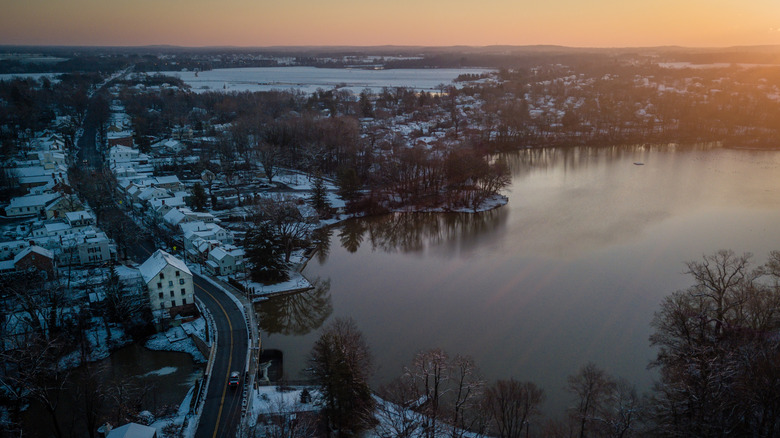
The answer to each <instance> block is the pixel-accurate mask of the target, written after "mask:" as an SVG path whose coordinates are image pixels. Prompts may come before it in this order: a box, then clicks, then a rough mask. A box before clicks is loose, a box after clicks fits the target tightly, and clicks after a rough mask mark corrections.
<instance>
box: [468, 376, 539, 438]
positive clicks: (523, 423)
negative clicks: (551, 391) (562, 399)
mask: <svg viewBox="0 0 780 438" xmlns="http://www.w3.org/2000/svg"><path fill="white" fill-rule="evenodd" d="M543 401H544V391H542V389H541V388H539V387H537V386H536V385H535V384H533V383H531V382H520V381H517V380H514V379H510V380H499V381H497V382H496V383H494V384H493V385H491V386H489V387H488V388H487V390H486V391H485V396H484V398H483V402H482V409H483V410H484V412H485V415H486V416H487V419H488V421H489V423H488V424H489V428H488V431H489V432H490V433H491V434H495V435H496V436H498V437H500V438H520V437H521V436H522V435H523V431H525V432H526V434H527V433H528V431H529V430H530V427H531V425H530V422H531V419H532V418H534V417H536V416H538V415H539V405H540V404H541V403H542V402H543Z"/></svg>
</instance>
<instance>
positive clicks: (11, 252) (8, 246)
mask: <svg viewBox="0 0 780 438" xmlns="http://www.w3.org/2000/svg"><path fill="white" fill-rule="evenodd" d="M28 246H30V242H28V241H26V240H11V241H5V242H0V260H6V259H9V258H11V257H13V256H15V255H16V254H19V253H20V252H21V251H22V250H23V249H25V248H27V247H28Z"/></svg>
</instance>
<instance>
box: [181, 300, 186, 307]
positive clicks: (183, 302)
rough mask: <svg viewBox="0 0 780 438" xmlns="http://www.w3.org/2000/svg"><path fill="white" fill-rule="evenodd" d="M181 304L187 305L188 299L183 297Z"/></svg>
mask: <svg viewBox="0 0 780 438" xmlns="http://www.w3.org/2000/svg"><path fill="white" fill-rule="evenodd" d="M181 305H182V306H186V305H187V299H186V298H182V299H181Z"/></svg>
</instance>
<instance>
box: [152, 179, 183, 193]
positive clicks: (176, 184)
mask: <svg viewBox="0 0 780 438" xmlns="http://www.w3.org/2000/svg"><path fill="white" fill-rule="evenodd" d="M154 186H155V187H162V188H164V189H168V190H170V191H172V192H177V191H179V190H181V189H182V188H183V185H182V183H181V181H179V177H178V176H176V175H168V176H158V177H156V178H155V182H154Z"/></svg>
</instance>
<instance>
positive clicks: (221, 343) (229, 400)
mask: <svg viewBox="0 0 780 438" xmlns="http://www.w3.org/2000/svg"><path fill="white" fill-rule="evenodd" d="M195 295H196V296H197V297H198V298H199V299H200V300H201V301H202V302H203V304H205V305H206V307H207V308H208V309H209V311H210V312H211V315H212V316H213V317H214V322H215V323H216V325H217V331H218V339H217V353H216V357H215V358H214V366H213V368H212V370H211V380H210V382H209V387H208V392H207V395H206V402H205V404H204V406H203V413H202V414H201V416H200V424H199V426H198V431H197V433H196V434H195V437H196V438H212V437H234V436H236V431H237V429H238V425H239V423H240V421H241V400H242V396H241V395H242V392H243V389H244V382H243V376H244V370H246V352H247V348H248V346H249V344H248V340H247V331H246V324H245V323H244V317H243V315H242V314H241V313H240V312H239V311H238V310H237V309H236V305H235V303H234V302H233V301H232V300H231V299H230V298H229V297H228V296H226V294H225V292H223V291H222V290H220V289H218V288H217V287H215V286H214V285H213V284H211V283H210V282H208V281H206V280H204V279H203V278H202V277H200V276H199V275H196V276H195ZM231 371H238V372H240V373H241V376H242V381H241V383H240V384H239V387H238V388H228V387H227V380H228V376H229V375H230V372H231Z"/></svg>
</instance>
